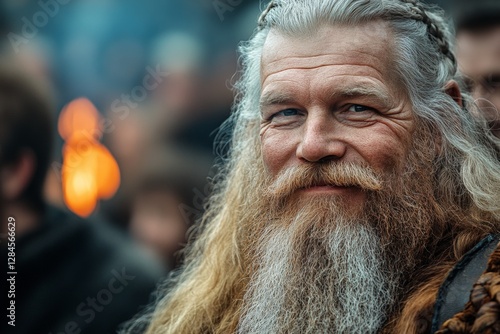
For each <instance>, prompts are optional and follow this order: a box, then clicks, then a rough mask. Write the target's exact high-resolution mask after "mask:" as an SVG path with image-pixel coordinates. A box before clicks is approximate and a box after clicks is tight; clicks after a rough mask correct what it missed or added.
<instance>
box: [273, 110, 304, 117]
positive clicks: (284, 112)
mask: <svg viewBox="0 0 500 334" xmlns="http://www.w3.org/2000/svg"><path fill="white" fill-rule="evenodd" d="M298 114H299V111H298V110H297V109H285V110H281V111H280V112H278V113H276V114H275V116H296V115H298Z"/></svg>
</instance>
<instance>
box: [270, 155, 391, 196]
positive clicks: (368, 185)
mask: <svg viewBox="0 0 500 334" xmlns="http://www.w3.org/2000/svg"><path fill="white" fill-rule="evenodd" d="M382 183H383V182H382V177H381V176H380V175H378V174H377V173H376V172H375V171H374V170H373V168H371V167H369V166H362V165H359V164H355V163H350V162H329V163H324V164H318V163H316V164H301V165H297V166H293V167H289V168H287V169H285V170H284V171H283V172H281V173H280V174H279V175H278V176H277V177H276V178H275V179H274V180H273V181H271V184H270V186H269V187H268V191H267V194H268V195H269V196H270V197H273V198H283V197H287V196H290V195H291V194H292V193H294V192H295V191H297V190H299V189H303V188H310V187H315V186H336V187H357V188H361V189H363V190H367V191H379V190H381V189H382Z"/></svg>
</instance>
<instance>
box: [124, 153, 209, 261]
mask: <svg viewBox="0 0 500 334" xmlns="http://www.w3.org/2000/svg"><path fill="white" fill-rule="evenodd" d="M203 157H204V156H203V154H201V153H199V152H198V153H197V154H194V153H191V154H188V153H186V150H185V149H184V150H182V151H181V150H172V149H166V148H158V149H155V150H153V151H152V152H151V153H150V154H149V156H148V157H146V158H145V162H144V164H143V167H142V169H141V171H140V176H139V180H138V182H137V185H136V187H135V190H134V191H133V199H132V205H131V211H132V213H131V221H130V224H129V228H130V232H131V235H132V236H133V237H134V239H136V240H137V241H138V242H139V243H140V244H141V245H142V246H143V247H144V248H145V249H147V250H148V251H149V252H150V253H151V254H153V255H154V256H155V257H157V258H158V259H160V260H161V261H162V262H163V263H164V264H165V266H166V267H167V268H170V269H175V268H177V267H178V266H179V265H180V263H181V262H182V256H181V253H180V251H181V249H182V248H183V246H184V244H185V243H186V241H187V232H188V230H189V228H190V227H191V226H192V225H193V224H194V223H195V221H196V219H197V218H199V217H200V216H201V214H202V213H203V205H204V201H205V199H206V198H207V196H208V195H209V192H210V189H209V187H208V183H207V176H208V172H209V167H210V161H211V159H210V157H205V159H203Z"/></svg>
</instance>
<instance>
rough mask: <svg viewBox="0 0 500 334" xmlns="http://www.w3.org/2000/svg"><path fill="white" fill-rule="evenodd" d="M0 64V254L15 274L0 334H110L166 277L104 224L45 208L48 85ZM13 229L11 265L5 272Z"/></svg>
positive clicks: (11, 63) (48, 155)
mask: <svg viewBox="0 0 500 334" xmlns="http://www.w3.org/2000/svg"><path fill="white" fill-rule="evenodd" d="M0 64H1V65H0V210H1V211H0V219H1V224H0V228H1V233H2V240H1V241H2V242H1V245H0V249H1V261H2V268H3V271H2V272H3V274H5V273H7V272H11V271H15V272H17V274H16V275H15V294H14V295H12V296H11V297H12V298H11V297H8V294H7V291H2V298H3V299H2V301H3V302H4V304H2V309H3V310H6V309H7V307H8V305H9V306H10V305H12V301H14V305H15V311H14V317H13V318H8V319H6V318H5V317H4V320H3V321H2V322H1V324H0V332H1V333H4V334H9V333H16V334H33V333H44V334H45V333H53V334H56V333H84V334H96V333H103V334H105V333H114V332H115V331H116V330H117V328H118V326H119V324H120V323H122V322H124V321H126V320H128V319H129V318H130V317H132V316H133V315H134V314H135V313H136V312H137V311H138V310H140V309H141V306H142V305H145V304H147V303H148V301H149V296H150V293H151V291H152V290H153V289H154V287H155V286H156V284H157V282H158V281H159V279H160V278H161V277H163V275H164V271H163V270H162V269H161V267H159V265H158V264H157V263H155V262H153V261H151V260H150V259H149V258H148V257H147V256H145V255H144V254H142V253H141V251H140V250H139V249H138V248H136V247H134V246H133V244H132V243H131V241H130V240H128V239H126V238H124V237H123V235H122V234H120V233H118V232H116V231H115V230H113V229H112V228H110V227H108V226H107V224H106V222H103V221H90V220H84V219H81V218H79V217H77V216H74V215H73V214H71V213H69V212H67V211H64V210H61V209H57V208H55V207H52V206H50V205H48V204H47V203H46V201H45V199H44V197H43V195H42V189H43V184H44V180H45V176H46V173H47V169H48V166H49V164H50V159H51V149H52V140H51V139H52V136H53V134H54V132H53V123H54V120H53V116H54V110H53V107H52V105H51V103H50V101H49V98H48V93H47V92H45V91H43V89H42V87H44V86H46V85H45V84H44V83H42V82H40V83H37V82H35V81H36V79H35V78H34V76H33V75H28V74H26V73H23V72H22V71H21V70H18V69H17V66H16V64H15V63H14V61H13V60H12V59H10V58H9V59H2V61H1V62H0ZM7 222H13V224H11V225H8V224H7ZM12 229H14V231H15V232H14V233H15V248H14V253H15V267H14V268H8V267H7V263H8V262H7V256H11V255H12V252H11V251H12V248H11V249H8V247H7V245H8V244H7V240H5V236H6V235H7V233H8V232H12ZM11 246H12V245H9V247H11ZM9 253H10V255H9ZM13 269H14V270H13ZM9 278H10V276H9ZM2 282H3V283H2V287H5V288H7V284H5V282H6V281H5V280H2ZM8 288H9V289H10V285H9V287H8ZM2 290H4V288H3V289H2ZM7 297H8V298H7ZM9 312H10V311H9ZM8 321H13V322H11V323H9V322H8Z"/></svg>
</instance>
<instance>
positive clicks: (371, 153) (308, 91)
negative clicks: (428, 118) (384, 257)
mask: <svg viewBox="0 0 500 334" xmlns="http://www.w3.org/2000/svg"><path fill="white" fill-rule="evenodd" d="M367 32H369V34H367ZM391 50H392V44H391V34H390V32H389V30H388V28H387V27H386V26H385V25H384V24H383V23H380V22H371V23H368V24H366V25H362V26H357V27H345V26H326V25H325V26H322V27H321V28H320V29H318V30H317V31H316V33H315V34H314V35H312V36H307V37H288V36H284V35H281V34H279V33H277V32H273V31H271V32H270V34H269V36H268V37H267V40H266V42H265V44H264V49H263V55H262V66H261V86H262V90H261V92H262V93H261V113H262V123H261V132H260V135H261V145H262V153H263V159H264V164H265V166H266V168H267V171H268V172H269V174H270V176H271V177H277V176H278V175H280V174H281V173H283V172H284V171H285V170H286V169H289V168H293V167H297V166H298V165H308V164H309V165H310V164H317V163H321V162H325V161H330V162H332V161H333V162H343V163H350V164H354V165H360V166H368V167H371V168H372V169H373V170H374V171H375V172H376V173H381V174H387V173H391V172H395V173H397V172H398V171H401V169H402V166H403V165H404V162H405V158H406V156H407V154H408V150H409V146H410V143H411V137H412V133H413V131H414V119H413V114H412V111H411V107H410V104H409V103H408V101H407V99H406V98H405V95H404V93H403V91H402V90H401V88H400V86H399V84H398V82H397V81H396V79H395V76H394V74H393V72H392V69H393V66H394V63H393V56H392V53H391ZM295 195H296V196H298V197H299V198H307V197H309V196H321V195H329V196H336V195H341V196H342V198H345V199H346V202H347V203H349V206H350V207H353V208H356V207H361V205H362V204H364V202H365V199H366V192H364V191H363V190H362V189H361V188H360V187H356V186H338V185H337V186H336V185H335V184H316V185H314V186H312V187H309V188H305V189H299V190H297V191H296V193H295Z"/></svg>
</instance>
